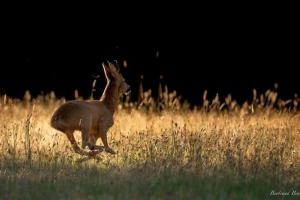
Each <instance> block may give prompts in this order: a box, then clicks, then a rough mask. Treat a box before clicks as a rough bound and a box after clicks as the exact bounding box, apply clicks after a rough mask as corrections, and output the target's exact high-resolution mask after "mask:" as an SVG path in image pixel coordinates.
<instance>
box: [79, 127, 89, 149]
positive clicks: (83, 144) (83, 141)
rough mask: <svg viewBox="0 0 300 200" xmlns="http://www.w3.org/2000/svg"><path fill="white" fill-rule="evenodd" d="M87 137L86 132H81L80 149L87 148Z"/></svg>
mask: <svg viewBox="0 0 300 200" xmlns="http://www.w3.org/2000/svg"><path fill="white" fill-rule="evenodd" d="M88 140H89V135H88V132H87V131H84V130H82V131H81V148H82V149H84V148H85V147H86V146H88Z"/></svg>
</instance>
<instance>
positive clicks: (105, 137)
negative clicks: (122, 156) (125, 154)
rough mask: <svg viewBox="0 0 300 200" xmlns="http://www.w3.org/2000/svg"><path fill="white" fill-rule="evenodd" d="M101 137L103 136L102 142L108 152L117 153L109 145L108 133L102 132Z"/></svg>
mask: <svg viewBox="0 0 300 200" xmlns="http://www.w3.org/2000/svg"><path fill="white" fill-rule="evenodd" d="M100 138H101V140H102V143H103V145H104V150H105V151H106V152H107V153H111V154H116V152H115V151H114V150H113V149H111V148H110V147H109V146H108V143H107V135H106V133H104V134H103V133H102V134H100Z"/></svg>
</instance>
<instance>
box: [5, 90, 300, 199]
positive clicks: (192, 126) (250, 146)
mask: <svg viewBox="0 0 300 200" xmlns="http://www.w3.org/2000/svg"><path fill="white" fill-rule="evenodd" d="M160 87H161V86H160ZM140 91H141V92H140V98H139V102H136V103H132V102H130V99H125V100H124V101H123V102H122V103H121V104H120V106H119V109H118V111H117V113H116V115H115V124H114V126H113V127H112V128H111V130H110V131H109V141H110V144H111V146H112V148H114V149H115V150H116V151H117V152H118V153H117V154H116V155H110V154H109V155H108V154H105V153H103V154H101V155H99V156H98V157H97V158H96V159H91V160H85V159H83V158H82V157H81V156H79V155H77V154H75V153H74V152H73V150H72V148H71V145H70V144H69V142H68V140H67V138H66V137H65V135H64V134H63V133H61V132H58V131H56V130H54V129H52V128H51V127H50V126H49V120H50V117H51V114H52V113H53V111H54V110H55V108H57V107H58V106H59V105H60V104H62V103H63V102H64V99H57V98H56V97H55V94H54V93H51V94H49V95H45V96H39V97H38V98H36V99H31V97H30V94H29V93H26V95H25V96H24V99H23V100H22V101H21V100H16V99H11V98H9V97H7V96H1V98H0V102H1V103H0V123H1V125H0V163H1V164H0V179H1V180H2V184H3V183H6V185H8V186H9V187H8V186H7V187H5V185H4V186H3V185H2V186H3V187H2V192H3V193H6V194H7V196H5V197H8V198H9V197H12V196H13V193H10V192H12V191H19V193H20V194H23V193H22V191H21V192H20V188H18V187H21V186H20V185H19V184H20V182H21V183H22V180H29V181H30V182H31V183H32V182H33V183H35V182H37V183H40V182H41V181H43V180H45V179H46V180H51V181H50V182H51V184H52V181H55V180H56V181H58V180H63V181H65V179H68V180H69V179H71V180H72V181H73V182H79V183H83V182H84V181H86V182H89V180H94V179H93V178H92V177H95V174H97V173H100V174H101V172H100V171H105V173H108V174H114V175H115V174H118V176H117V177H118V178H120V177H122V178H124V177H125V178H124V180H125V182H124V184H128V181H129V178H128V177H127V176H125V175H126V174H130V173H131V172H134V174H135V176H141V177H143V180H139V181H140V182H139V181H137V184H139V185H140V184H141V185H143V184H142V182H143V181H146V182H147V183H149V184H150V186H149V187H150V188H151V187H152V186H151V184H154V185H155V184H158V183H159V181H158V180H160V178H161V177H165V176H166V177H169V178H170V177H175V178H176V177H180V176H181V174H185V175H186V176H187V177H190V179H187V180H185V179H184V180H183V182H184V183H185V181H187V182H189V180H191V181H192V180H194V179H193V178H192V177H194V178H195V177H202V178H203V177H206V178H204V180H211V179H213V180H224V179H225V180H227V179H232V180H230V181H229V183H228V185H229V186H230V185H231V184H233V183H238V182H239V181H242V182H246V183H247V182H251V181H253V180H271V181H270V182H269V183H268V184H269V185H268V184H267V185H268V187H267V189H265V190H263V192H262V191H260V190H258V191H260V192H262V193H267V191H269V189H272V188H273V187H275V188H279V189H280V188H290V187H293V188H297V187H298V188H299V183H300V170H299V168H300V125H299V120H300V116H299V112H298V107H299V106H298V103H299V99H298V97H297V96H295V97H294V98H293V99H290V100H286V101H284V100H281V99H278V95H277V93H276V91H271V90H269V91H267V92H266V93H265V94H261V95H258V94H256V93H257V92H256V91H255V90H254V91H253V99H252V101H250V102H245V103H244V104H242V105H239V104H238V103H237V102H236V101H234V100H233V99H232V97H231V96H230V95H228V96H227V97H226V98H225V99H224V101H223V102H222V101H221V100H220V97H219V96H216V98H214V99H212V100H208V99H207V91H205V92H204V94H203V101H202V105H201V106H198V107H194V108H193V109H189V104H188V103H187V102H184V103H182V101H181V99H179V98H178V96H177V94H176V92H169V91H168V89H167V87H165V88H164V90H162V87H161V89H159V94H158V97H157V98H154V97H152V95H151V92H150V91H146V92H144V90H143V88H142V87H141V89H140ZM77 97H78V93H77ZM78 98H79V97H78ZM79 137H80V134H79V133H76V138H77V139H78V141H80V140H79ZM98 142H100V141H98ZM85 169H86V170H85ZM90 169H93V170H94V171H93V173H92V174H90V171H89V170H90ZM70 171H71V172H72V173H71V174H70ZM166 174H167V175H166ZM189 174H192V175H191V176H189ZM168 175H169V176H168ZM86 176H87V177H90V179H88V180H86ZM62 177H63V178H62ZM96 177H97V176H96ZM105 178H106V179H108V180H110V181H111V182H114V181H116V180H115V179H116V177H115V176H113V175H112V176H111V177H106V176H105ZM130 178H132V177H130ZM101 180H102V181H104V182H105V184H106V183H107V182H106V181H107V180H103V177H102V179H99V180H98V179H97V181H100V182H101ZM134 180H136V179H134ZM168 180H169V179H168ZM172 180H173V179H172ZM179 180H181V179H179ZM94 181H96V180H94ZM97 181H96V182H97ZM118 181H120V182H121V183H122V180H118ZM129 182H130V181H129ZM179 182H180V181H179ZM192 182H193V181H192ZM97 183H98V184H100V183H99V182H97ZM201 183H202V182H201ZM222 183H223V182H222ZM74 184H75V183H74ZM84 184H86V183H84ZM101 184H102V182H101ZM131 184H133V183H131ZM170 184H173V182H172V181H171V182H170ZM176 184H179V185H180V183H177V182H176ZM203 184H205V181H204V182H203ZM224 184H225V185H226V184H227V182H226V181H225V182H224ZM16 185H17V186H18V187H17V186H16ZM21 185H22V184H21ZM75 185H76V184H75ZM154 185H153V187H154ZM195 185H197V184H196V183H195ZM214 185H215V183H214V182H213V181H212V184H211V188H206V189H205V190H208V191H210V190H216V188H214ZM261 186H262V187H263V186H264V183H263V184H262V185H261ZM16 187H17V188H16ZM118 187H121V186H120V185H118ZM137 187H138V186H137ZM174 187H175V186H174ZM178 187H179V186H178ZM180 187H181V186H180ZM218 187H220V186H218ZM245 187H246V186H245ZM3 188H4V189H3ZM12 188H13V189H12ZM204 188H205V187H204ZM275 188H273V189H275ZM127 189H128V188H127ZM198 189H199V188H198ZM61 190H62V191H64V189H61ZM66 190H70V188H69V189H66ZM175 190H176V191H175ZM186 190H188V189H186ZM191 190H192V189H191ZM0 191H1V189H0ZM50 191H51V189H50ZM80 191H81V190H80V188H79V189H78V195H79V196H77V197H82V196H80V194H81V193H80ZM158 191H159V192H158V195H159V194H161V193H162V194H164V195H169V194H170V195H171V194H172V192H174V193H178V192H183V193H184V191H185V190H184V189H183V190H182V191H181V190H179V191H177V189H176V187H175V189H172V188H171V189H166V190H164V189H161V190H159V189H158ZM165 191H169V192H168V193H167V194H165ZM196 191H197V188H195V191H194V192H196ZM225 191H227V190H226V189H225ZM102 192H104V193H103V194H104V195H113V194H111V193H108V194H107V193H105V191H102ZM110 192H113V191H110ZM269 192H270V191H269ZM204 193H205V191H204ZM101 194H102V193H101ZM134 194H135V193H134ZM155 194H156V193H155V192H154V193H153V195H155ZM180 194H181V193H180ZM191 194H194V193H193V192H192V193H191ZM195 194H197V193H195ZM250 194H251V193H250ZM255 194H256V193H253V195H254V196H255ZM258 194H261V193H259V192H258ZM56 195H57V194H56ZM135 195H136V196H135V198H139V197H141V196H139V195H142V194H135ZM182 195H183V196H182V197H183V198H185V197H193V196H185V195H184V194H182ZM186 195H188V194H186ZM251 195H252V194H251ZM266 195H267V194H266ZM0 196H1V195H0ZM171 196H172V195H171ZM59 197H61V196H59ZM112 197H115V196H112ZM124 197H125V196H124ZM130 197H132V196H128V198H130ZM227 197H230V195H229V196H227ZM250 197H252V196H250ZM207 198H208V199H209V196H207Z"/></svg>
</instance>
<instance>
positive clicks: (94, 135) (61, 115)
mask: <svg viewBox="0 0 300 200" xmlns="http://www.w3.org/2000/svg"><path fill="white" fill-rule="evenodd" d="M103 70H104V73H105V76H106V79H107V85H106V87H105V89H104V92H103V94H102V97H101V99H100V100H94V101H79V100H78V101H77V100H74V101H69V102H66V103H65V104H63V105H61V106H60V107H59V108H58V109H57V110H56V111H55V112H54V114H53V116H52V118H51V126H52V127H53V128H55V129H57V130H59V131H61V132H63V133H65V134H66V136H67V137H68V139H69V141H70V142H71V144H72V147H73V149H74V151H75V152H76V153H79V154H82V155H94V154H95V153H98V152H100V151H102V150H103V149H104V150H105V151H107V152H109V153H115V152H114V151H113V150H112V149H111V148H110V147H109V145H108V142H107V132H108V130H109V128H110V127H112V126H113V123H114V121H113V115H114V112H115V109H116V107H117V105H118V100H119V96H120V95H121V94H123V93H125V92H127V91H128V90H129V88H130V87H129V85H128V84H127V83H126V82H125V80H124V78H123V76H122V75H121V74H120V73H119V72H118V71H117V70H116V67H115V66H114V65H113V64H111V63H109V64H108V66H106V65H104V64H103ZM75 130H79V131H81V137H82V148H85V147H86V146H88V147H89V148H90V149H91V150H92V151H91V152H89V153H86V152H85V151H83V150H82V149H80V148H79V147H78V145H77V143H76V141H75V138H74V135H73V133H74V131H75ZM99 137H100V138H101V140H102V143H103V145H104V147H101V146H96V142H97V140H98V138H99ZM94 150H95V151H94ZM97 150H98V152H97Z"/></svg>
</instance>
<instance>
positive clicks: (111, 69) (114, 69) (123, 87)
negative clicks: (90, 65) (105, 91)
mask: <svg viewBox="0 0 300 200" xmlns="http://www.w3.org/2000/svg"><path fill="white" fill-rule="evenodd" d="M115 63H116V64H113V63H111V62H108V64H107V65H106V64H104V63H103V64H102V67H103V70H104V74H105V77H106V79H107V81H108V82H113V83H114V84H116V86H117V88H118V93H119V95H122V94H125V95H128V94H130V86H129V85H128V84H127V83H126V81H125V79H124V77H123V76H122V74H121V73H120V68H119V65H118V63H117V62H115Z"/></svg>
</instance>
